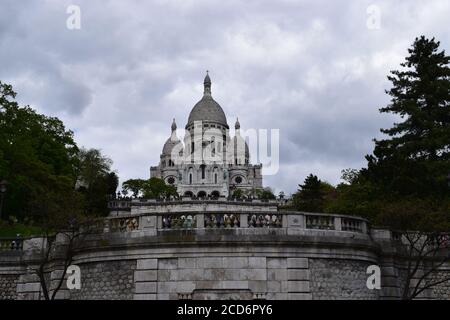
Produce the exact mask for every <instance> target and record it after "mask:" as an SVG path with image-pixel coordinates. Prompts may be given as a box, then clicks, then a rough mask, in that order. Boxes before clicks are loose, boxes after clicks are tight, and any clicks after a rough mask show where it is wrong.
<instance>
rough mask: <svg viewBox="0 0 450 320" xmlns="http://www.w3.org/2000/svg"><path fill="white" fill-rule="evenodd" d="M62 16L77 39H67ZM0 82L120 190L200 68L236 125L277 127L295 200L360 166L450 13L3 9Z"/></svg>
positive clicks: (428, 6) (63, 5) (393, 6)
mask: <svg viewBox="0 0 450 320" xmlns="http://www.w3.org/2000/svg"><path fill="white" fill-rule="evenodd" d="M69 5H77V6H79V8H80V9H81V28H80V29H74V30H71V29H68V28H67V19H68V18H69V16H70V15H69V14H68V13H67V8H68V6H69ZM0 7H1V10H0V79H1V80H2V81H4V82H9V83H11V84H13V86H14V87H15V90H16V91H17V92H18V100H19V101H20V103H22V104H29V105H31V106H32V107H34V108H35V109H37V110H38V111H39V112H41V113H45V114H47V115H52V116H57V117H59V118H61V119H62V120H63V121H64V122H65V124H66V126H67V127H68V128H70V129H72V130H73V131H74V132H75V138H76V141H77V143H78V144H79V145H81V146H85V147H93V148H99V149H101V150H102V152H103V153H104V154H106V155H108V156H109V157H111V158H112V159H113V161H114V169H116V170H117V171H118V173H119V176H120V178H121V180H122V181H123V180H124V179H127V178H135V177H141V178H147V177H148V176H149V166H150V165H155V164H157V162H158V160H159V154H160V152H161V149H162V145H163V143H164V141H165V140H166V139H167V138H168V136H169V134H170V124H171V121H172V118H174V117H175V118H176V120H177V123H178V127H179V128H180V127H181V128H182V127H184V126H185V124H186V121H187V117H188V114H189V112H190V110H191V108H192V107H193V105H194V104H195V103H196V102H197V101H198V100H199V99H200V98H201V95H202V92H203V84H202V82H203V77H204V75H205V70H207V69H208V70H210V75H211V78H212V82H213V88H212V90H213V96H214V98H215V99H216V100H217V101H218V102H219V103H220V104H221V106H222V107H223V109H224V111H225V113H226V114H227V117H228V123H229V124H230V127H233V124H234V122H235V119H236V117H237V116H238V117H239V120H240V123H241V127H242V129H248V128H265V129H271V128H274V129H280V168H279V171H278V173H277V174H276V175H272V176H267V177H265V185H268V186H271V187H273V188H274V189H275V190H276V191H280V190H284V191H285V192H287V193H290V192H293V191H294V190H295V189H296V187H297V184H298V183H300V182H302V181H303V179H304V177H305V176H306V175H307V174H308V173H310V172H312V173H315V174H317V175H318V176H319V177H320V178H322V179H324V180H327V181H329V182H331V183H333V184H335V183H338V182H339V181H340V175H341V170H342V169H344V168H349V167H352V168H360V167H362V166H364V165H365V161H364V155H365V154H367V153H370V152H371V150H372V149H373V143H372V139H373V138H374V137H380V133H379V128H380V127H387V126H390V124H391V123H392V122H393V121H394V120H395V119H394V118H393V117H391V116H389V115H381V114H379V113H378V108H379V107H381V106H383V105H385V104H386V103H387V102H388V101H389V100H388V97H387V96H386V95H385V93H384V90H385V89H387V88H389V86H390V84H389V82H388V81H387V80H386V75H387V74H388V72H389V71H390V70H393V69H397V68H398V67H399V64H400V63H401V62H402V60H403V58H404V57H405V56H406V55H407V49H408V47H410V45H411V43H412V42H413V40H414V38H415V37H416V36H419V35H422V34H424V35H426V36H430V37H431V36H435V37H436V38H437V39H438V40H440V41H441V46H442V48H443V49H446V50H447V51H449V48H450V28H449V22H448V17H449V16H450V2H449V1H448V0H428V1H425V0H424V1H420V0H417V1H412V0H405V1H398V0H396V1H394V0H390V1H377V0H372V1H365V0H354V1H350V0H348V1H330V0H329V1H321V0H315V1H295V0H283V1H280V0H278V1H261V0H258V1H256V0H255V1H253V0H246V1H212V0H179V1H175V0H164V1H163V0H155V1H138V0H135V1H131V0H127V1H120V0H114V1H112V0H111V1H92V0H87V1H77V0H71V1H63V0H45V1H44V0H39V1H38V0H36V1H31V0H30V1H28V0H23V1H17V0H1V3H0Z"/></svg>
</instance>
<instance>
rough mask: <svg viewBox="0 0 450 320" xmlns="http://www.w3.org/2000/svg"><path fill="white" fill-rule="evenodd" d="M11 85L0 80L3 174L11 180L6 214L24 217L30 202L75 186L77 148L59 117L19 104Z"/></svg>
mask: <svg viewBox="0 0 450 320" xmlns="http://www.w3.org/2000/svg"><path fill="white" fill-rule="evenodd" d="M15 97H16V93H15V92H14V91H13V89H12V87H11V86H10V85H7V84H4V83H2V82H0V177H2V178H3V179H6V180H7V181H8V183H9V184H8V190H7V193H6V196H5V201H4V207H3V213H4V214H3V216H4V217H7V216H8V215H13V216H16V217H18V218H19V219H20V220H23V219H24V218H25V217H26V216H28V215H30V214H31V212H32V207H31V205H30V203H31V202H32V201H33V200H37V199H39V198H40V197H42V196H45V194H46V193H47V192H57V189H61V185H63V184H64V188H63V189H67V188H73V187H74V185H75V181H76V172H77V168H78V158H77V153H78V148H77V145H76V143H75V142H74V139H73V133H72V131H70V130H66V129H65V127H64V124H63V123H62V122H61V121H60V120H59V119H57V118H52V117H47V116H44V115H41V114H38V113H36V112H35V111H34V110H33V109H31V108H30V107H28V106H26V107H20V106H19V105H18V104H17V102H16V101H15Z"/></svg>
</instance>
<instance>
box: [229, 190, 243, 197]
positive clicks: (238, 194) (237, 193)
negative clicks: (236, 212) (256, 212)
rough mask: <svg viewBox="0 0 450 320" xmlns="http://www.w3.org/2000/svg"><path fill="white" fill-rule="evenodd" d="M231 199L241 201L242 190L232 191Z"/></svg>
mask: <svg viewBox="0 0 450 320" xmlns="http://www.w3.org/2000/svg"><path fill="white" fill-rule="evenodd" d="M231 197H232V198H235V199H242V197H244V190H242V189H235V190H233V193H232V195H231Z"/></svg>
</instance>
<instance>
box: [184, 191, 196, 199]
mask: <svg viewBox="0 0 450 320" xmlns="http://www.w3.org/2000/svg"><path fill="white" fill-rule="evenodd" d="M184 196H185V197H190V198H193V197H194V194H193V193H192V191H186V192H185V193H184Z"/></svg>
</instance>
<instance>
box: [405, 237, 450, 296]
mask: <svg viewBox="0 0 450 320" xmlns="http://www.w3.org/2000/svg"><path fill="white" fill-rule="evenodd" d="M401 240H402V241H403V248H402V249H403V250H402V253H403V255H404V256H406V258H407V263H406V270H405V271H404V279H403V283H402V285H403V287H402V288H401V289H402V296H401V298H402V299H403V300H413V299H415V298H418V297H419V296H420V294H421V293H422V292H424V291H425V290H427V289H430V288H433V287H435V286H437V285H439V284H441V283H446V282H450V273H449V272H448V271H445V270H442V267H443V266H444V265H445V264H447V263H449V262H450V233H449V232H445V233H444V232H443V233H440V232H418V231H407V232H404V233H401Z"/></svg>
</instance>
